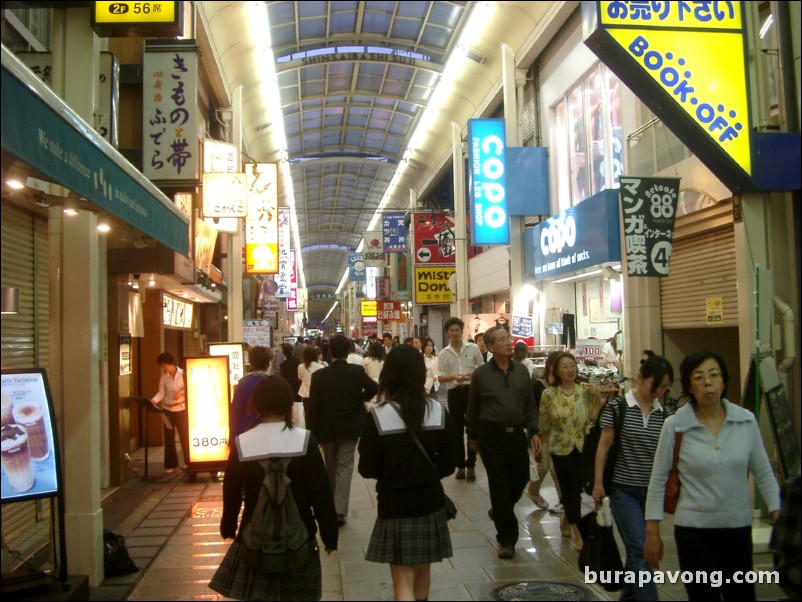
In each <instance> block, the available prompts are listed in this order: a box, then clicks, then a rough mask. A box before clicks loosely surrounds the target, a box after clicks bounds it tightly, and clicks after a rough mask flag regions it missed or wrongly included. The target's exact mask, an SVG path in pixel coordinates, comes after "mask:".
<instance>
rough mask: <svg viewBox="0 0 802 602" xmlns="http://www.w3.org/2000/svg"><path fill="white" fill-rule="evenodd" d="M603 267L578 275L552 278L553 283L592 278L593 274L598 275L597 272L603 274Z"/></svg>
mask: <svg viewBox="0 0 802 602" xmlns="http://www.w3.org/2000/svg"><path fill="white" fill-rule="evenodd" d="M601 273H602V271H601V269H598V270H592V271H590V272H585V273H584V274H577V275H576V276H569V277H568V278H560V279H559V280H552V282H551V283H552V284H560V283H563V282H573V281H575V280H584V279H585V278H590V277H591V276H596V275H597V274H601Z"/></svg>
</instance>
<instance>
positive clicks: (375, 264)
mask: <svg viewBox="0 0 802 602" xmlns="http://www.w3.org/2000/svg"><path fill="white" fill-rule="evenodd" d="M363 238H364V240H365V248H364V249H363V250H362V258H363V259H364V260H365V266H366V267H369V268H383V267H384V265H385V263H386V260H385V258H384V249H383V248H382V233H381V231H379V230H373V231H366V232H365V234H364V236H363Z"/></svg>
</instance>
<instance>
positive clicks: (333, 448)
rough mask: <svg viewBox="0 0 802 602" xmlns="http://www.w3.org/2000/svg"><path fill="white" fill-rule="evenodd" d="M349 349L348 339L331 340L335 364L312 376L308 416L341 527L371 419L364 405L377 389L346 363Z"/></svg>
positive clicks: (336, 337) (360, 370)
mask: <svg viewBox="0 0 802 602" xmlns="http://www.w3.org/2000/svg"><path fill="white" fill-rule="evenodd" d="M348 347H349V345H348V339H347V338H345V337H344V336H343V335H340V334H338V335H335V336H333V337H332V338H331V340H330V341H329V351H330V352H331V357H332V362H331V365H330V366H326V367H325V368H321V369H320V370H318V371H316V372H315V373H313V374H312V382H311V385H310V388H309V415H308V416H307V417H306V426H307V428H308V429H309V430H310V431H312V433H313V434H314V435H315V437H316V438H317V440H318V441H319V442H320V447H321V449H322V451H323V460H324V461H325V462H326V470H327V471H328V474H329V483H330V484H331V490H332V493H333V494H334V507H335V508H336V510H337V522H338V523H339V524H340V525H344V524H345V518H346V516H347V515H348V501H349V498H350V494H351V476H352V475H353V473H354V451H355V450H356V445H357V441H358V440H359V436H360V434H361V433H362V427H363V426H364V424H365V420H366V419H367V417H368V413H367V410H365V402H366V401H369V400H370V399H371V398H372V397H373V396H374V395H375V394H376V391H377V390H378V385H377V384H376V383H375V382H374V381H373V380H372V379H371V378H370V377H369V376H368V375H367V373H366V372H365V369H364V368H363V367H362V366H357V365H355V364H349V363H348V362H347V361H346V358H347V357H348Z"/></svg>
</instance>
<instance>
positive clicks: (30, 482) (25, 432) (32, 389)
mask: <svg viewBox="0 0 802 602" xmlns="http://www.w3.org/2000/svg"><path fill="white" fill-rule="evenodd" d="M53 425H54V418H53V404H52V398H51V396H50V387H49V385H48V382H47V373H46V372H45V371H44V370H42V369H33V368H32V369H30V370H3V371H2V428H0V440H2V501H3V503H5V502H11V501H19V500H27V499H34V498H40V497H50V496H55V495H57V494H58V491H59V470H58V458H57V449H58V447H57V445H56V437H55V433H54V431H53Z"/></svg>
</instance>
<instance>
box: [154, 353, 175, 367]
mask: <svg viewBox="0 0 802 602" xmlns="http://www.w3.org/2000/svg"><path fill="white" fill-rule="evenodd" d="M156 363H157V364H159V366H161V365H162V364H170V365H171V366H175V357H173V354H172V353H169V352H167V351H165V352H164V353H160V354H159V357H157V358H156Z"/></svg>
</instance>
